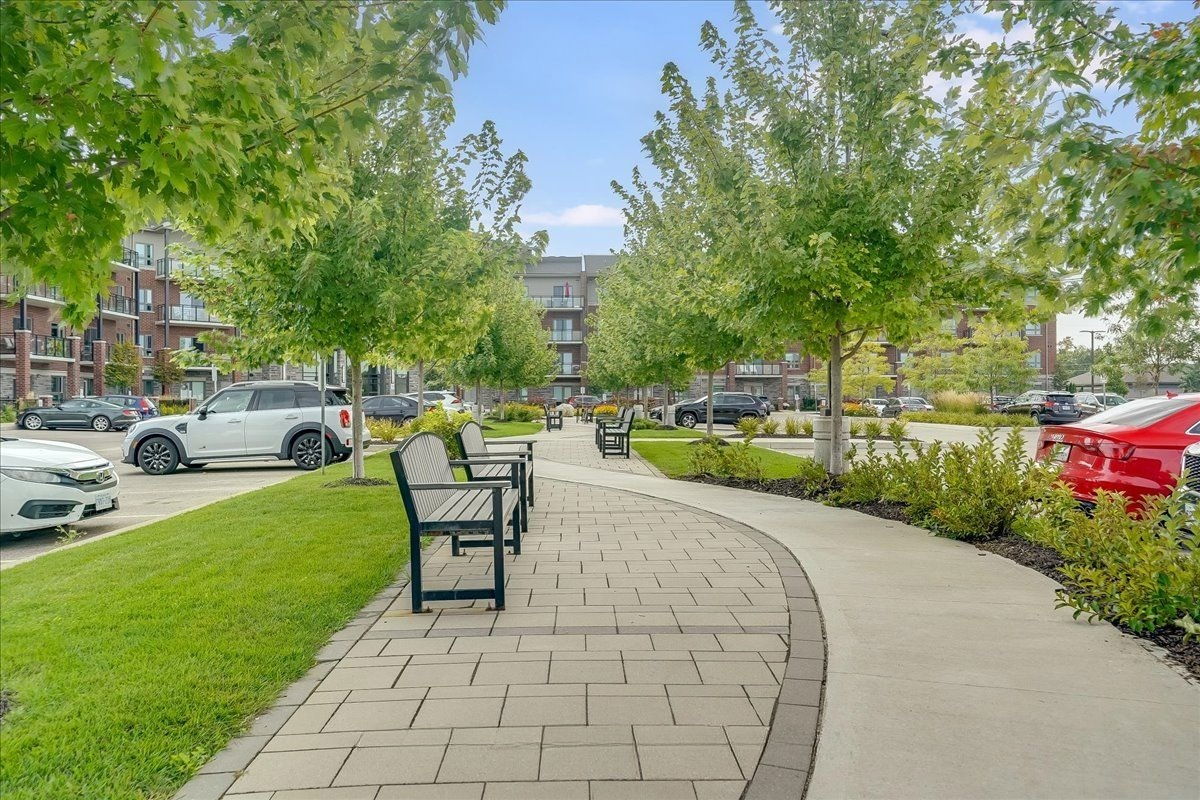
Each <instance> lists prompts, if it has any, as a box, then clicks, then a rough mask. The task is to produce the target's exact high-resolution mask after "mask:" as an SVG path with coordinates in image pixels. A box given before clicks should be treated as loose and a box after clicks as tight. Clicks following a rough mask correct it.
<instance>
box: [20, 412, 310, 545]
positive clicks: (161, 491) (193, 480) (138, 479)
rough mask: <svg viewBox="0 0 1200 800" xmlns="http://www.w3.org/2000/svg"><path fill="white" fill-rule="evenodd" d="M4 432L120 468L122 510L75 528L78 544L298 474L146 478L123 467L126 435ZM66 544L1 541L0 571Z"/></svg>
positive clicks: (275, 468)
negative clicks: (76, 449) (79, 450)
mask: <svg viewBox="0 0 1200 800" xmlns="http://www.w3.org/2000/svg"><path fill="white" fill-rule="evenodd" d="M2 432H3V434H4V436H5V437H11V438H17V439H43V440H48V441H54V442H71V443H72V444H78V445H82V446H84V447H86V448H88V449H89V450H92V451H94V452H96V453H98V454H99V455H101V456H103V457H104V458H107V459H108V460H110V461H112V462H113V464H114V465H115V466H116V468H117V475H118V476H119V477H120V480H121V492H120V494H119V499H120V505H121V507H120V508H119V509H117V510H115V511H110V512H108V513H107V514H101V515H100V516H97V517H93V518H91V519H85V520H83V521H81V522H78V523H76V524H75V525H74V528H75V529H76V530H78V531H79V533H80V534H82V535H81V536H80V537H79V538H77V539H75V541H82V540H85V539H91V538H94V537H96V536H99V535H101V534H105V533H113V532H119V531H124V530H126V529H128V528H131V527H135V526H138V525H144V524H145V523H147V522H153V521H155V520H158V519H162V518H163V517H169V516H171V515H173V514H178V513H180V512H182V511H188V510H190V509H193V508H197V507H198V506H202V505H207V504H208V503H212V502H215V501H217V500H223V499H225V498H227V497H231V496H233V495H235V494H241V493H242V492H247V491H251V490H253V489H260V488H262V487H264V486H269V485H271V484H273V483H279V482H280V481H284V480H287V479H288V478H291V477H293V476H295V475H298V474H300V470H299V469H297V468H296V466H295V465H294V464H293V463H292V462H291V461H234V462H229V463H226V464H219V465H211V466H207V467H204V468H203V469H187V468H184V467H180V468H179V469H178V470H177V471H176V472H174V473H172V474H170V475H158V476H155V475H147V474H146V473H144V472H142V471H141V470H140V469H139V468H137V467H135V466H133V465H130V464H125V463H122V462H121V440H122V439H124V438H125V433H124V432H116V431H110V432H105V433H97V432H96V431H91V430H87V431H69V430H55V431H49V430H41V431H37V432H36V433H35V432H33V431H25V430H20V429H19V428H17V427H16V426H15V425H10V424H6V425H4V426H2ZM64 544H67V542H66V541H64V540H63V536H62V533H61V532H59V531H57V530H55V529H48V530H41V531H29V532H26V533H24V534H23V535H22V536H21V538H20V539H14V538H12V537H11V536H9V535H3V536H0V569H2V568H6V567H11V566H13V565H14V564H19V563H21V562H22V561H28V560H29V559H31V558H36V557H37V556H39V555H42V554H43V553H47V552H49V551H51V550H54V549H55V548H58V547H61V546H62V545H64Z"/></svg>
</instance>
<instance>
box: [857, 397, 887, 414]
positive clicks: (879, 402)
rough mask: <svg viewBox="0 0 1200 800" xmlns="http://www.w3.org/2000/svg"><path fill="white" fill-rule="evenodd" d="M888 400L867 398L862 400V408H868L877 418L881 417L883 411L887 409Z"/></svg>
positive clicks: (884, 398)
mask: <svg viewBox="0 0 1200 800" xmlns="http://www.w3.org/2000/svg"><path fill="white" fill-rule="evenodd" d="M887 404H888V399H887V398H886V397H868V398H867V399H866V400H863V408H869V409H871V410H872V411H874V412H875V413H876V414H878V415H879V416H881V417H882V416H883V410H884V409H885V408H887Z"/></svg>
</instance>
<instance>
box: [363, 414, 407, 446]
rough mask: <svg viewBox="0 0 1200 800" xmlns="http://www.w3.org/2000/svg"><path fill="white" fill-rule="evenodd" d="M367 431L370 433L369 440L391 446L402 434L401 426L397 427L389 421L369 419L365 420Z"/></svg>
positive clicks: (402, 428)
mask: <svg viewBox="0 0 1200 800" xmlns="http://www.w3.org/2000/svg"><path fill="white" fill-rule="evenodd" d="M367 430H368V431H370V432H371V438H372V439H373V440H375V441H377V442H383V443H384V444H391V443H392V442H394V441H396V440H397V439H399V438H400V437H401V436H402V435H403V432H404V427H403V426H402V425H397V424H396V423H395V422H392V421H391V420H390V419H371V418H370V417H368V418H367Z"/></svg>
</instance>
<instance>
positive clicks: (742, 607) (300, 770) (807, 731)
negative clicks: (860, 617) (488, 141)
mask: <svg viewBox="0 0 1200 800" xmlns="http://www.w3.org/2000/svg"><path fill="white" fill-rule="evenodd" d="M542 446H543V445H542V444H541V443H539V447H542ZM613 463H616V462H615V461H614V462H613ZM537 499H538V504H537V507H536V508H535V510H534V514H533V515H532V519H531V521H530V531H529V533H528V534H526V537H525V539H524V541H523V550H522V555H520V556H515V557H514V556H512V555H509V556H508V559H507V561H506V571H507V575H508V577H507V609H506V610H505V611H502V612H492V611H487V610H486V602H484V601H481V602H477V603H475V604H474V605H473V606H468V604H467V603H465V602H463V603H457V604H456V603H431V604H430V605H431V607H433V608H435V609H436V610H434V611H433V612H432V613H427V614H413V613H411V610H410V609H411V605H410V603H411V600H410V597H409V595H408V593H407V591H401V590H400V585H401V584H398V585H397V587H394V588H393V589H392V590H391V591H389V592H388V593H387V594H386V595H385V597H384V599H381V600H380V601H377V602H376V603H375V604H373V605H372V606H370V607H368V608H367V609H366V610H365V611H364V613H363V615H361V616H360V618H359V620H357V621H356V623H355V624H353V625H351V626H350V627H348V628H347V629H346V631H343V633H342V634H340V635H339V636H338V637H336V640H335V641H334V642H332V643H331V644H330V645H329V646H328V647H327V648H326V651H325V653H324V657H325V658H327V659H330V660H327V661H325V662H323V663H322V664H320V665H318V668H317V669H316V670H315V671H314V673H313V674H312V676H310V678H309V679H308V680H307V681H302V682H301V683H300V684H297V685H296V686H295V687H293V688H292V690H290V691H289V693H288V695H285V697H284V699H283V701H282V702H283V705H281V706H280V707H278V708H277V709H276V710H274V711H272V712H270V713H268V714H267V715H266V716H265V717H264V718H262V719H260V720H259V722H258V724H257V725H256V726H255V729H254V730H252V731H251V736H249V737H246V738H245V739H243V740H239V741H238V742H235V743H234V744H233V745H231V747H230V748H229V749H228V750H227V751H225V752H224V753H223V754H221V755H219V756H218V757H217V758H216V759H214V761H213V762H212V763H211V764H210V765H209V766H208V767H206V768H205V770H204V773H205V774H203V775H201V776H200V779H198V781H197V782H194V783H193V784H192V785H190V787H189V789H185V792H184V793H183V794H182V795H181V796H184V797H186V796H193V797H201V796H204V795H205V792H206V791H207V792H213V790H215V793H214V795H213V796H216V795H219V794H220V792H221V791H224V790H225V789H226V787H228V793H227V794H226V795H225V796H226V797H229V798H235V797H236V798H242V799H243V800H251V799H253V800H267V799H268V798H270V800H301V798H330V799H331V800H333V799H335V798H360V797H361V798H371V800H383V799H384V798H421V799H422V800H425V799H426V798H473V799H474V800H480V799H481V798H487V799H488V800H491V799H493V798H541V797H544V798H555V800H559V799H562V800H567V799H568V798H576V797H578V798H590V800H609V799H611V800H618V799H619V798H676V797H678V798H692V799H693V800H719V799H720V798H729V800H733V798H738V797H740V796H741V795H742V793H743V791H744V790H745V788H746V785H747V781H748V780H749V779H750V778H751V777H752V776H754V775H755V772H756V768H757V770H758V773H759V775H758V777H756V778H755V784H754V786H757V787H761V788H762V789H763V790H764V791H763V795H764V796H766V795H771V796H780V797H793V798H798V797H800V796H801V794H802V792H803V786H804V782H805V779H806V777H807V772H806V770H807V768H808V764H809V762H810V759H811V754H812V749H813V743H814V737H815V729H816V721H817V715H818V713H819V705H820V699H821V687H822V678H823V672H824V660H823V659H824V645H823V642H822V634H821V623H820V620H819V617H818V615H817V612H816V607H815V603H814V601H813V600H812V599H811V598H812V595H811V592H810V591H809V590H808V589H807V580H806V579H805V578H803V573H802V572H800V571H799V567H798V566H796V565H795V563H794V562H790V559H789V562H790V563H786V564H784V567H783V569H782V573H783V574H781V569H780V568H779V567H778V566H777V559H781V558H783V557H785V555H786V554H785V552H784V551H783V550H782V548H780V547H778V546H777V545H773V543H771V542H770V541H769V540H764V538H763V537H762V536H761V534H757V533H756V532H753V531H751V530H749V529H748V528H744V527H742V526H740V525H738V524H736V523H732V522H729V521H726V520H722V519H720V518H718V517H714V516H712V515H709V514H707V513H705V512H701V511H695V510H692V509H689V508H686V507H684V506H679V505H676V504H674V503H670V502H667V501H663V500H656V499H652V498H649V497H644V496H640V495H635V494H630V493H625V492H619V491H612V490H603V489H597V488H591V487H587V486H579V485H576V484H568V483H559V482H553V481H542V482H540V483H539V486H538V496H537ZM490 557H491V556H490V552H485V551H483V550H482V549H480V550H474V551H468V554H467V555H464V556H460V557H457V558H453V557H451V556H450V548H449V547H448V546H444V547H439V548H437V549H436V550H434V551H433V552H432V553H431V554H430V555H429V556H428V558H427V561H426V566H425V574H426V575H427V576H428V579H427V580H428V584H429V586H430V588H434V587H438V588H442V587H447V586H450V585H475V584H481V585H482V584H490V580H491V579H490V576H489V573H490V571H491V568H490ZM780 563H782V562H780ZM789 595H790V597H789ZM797 609H799V610H797ZM789 642H790V647H789ZM785 671H786V676H787V677H786V680H785ZM782 683H786V686H785V687H784V697H783V698H782V699H781V698H780V690H781V684H782ZM777 701H780V703H779V705H778V706H777ZM780 709H782V711H780ZM773 715H774V718H775V731H776V732H775V733H772V734H771V740H770V743H769V744H767V746H766V755H764V744H766V743H767V740H768V731H769V728H770V726H771V722H772V718H773ZM760 759H761V760H762V765H761V766H760ZM206 780H207V781H208V784H207V789H206V785H205V783H204V782H205V781H206ZM230 784H232V785H230ZM188 791H191V794H190V795H189V794H188ZM752 794H754V793H753V792H752Z"/></svg>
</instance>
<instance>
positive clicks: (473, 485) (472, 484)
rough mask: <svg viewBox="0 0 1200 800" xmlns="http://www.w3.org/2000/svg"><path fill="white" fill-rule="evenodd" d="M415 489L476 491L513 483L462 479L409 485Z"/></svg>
mask: <svg viewBox="0 0 1200 800" xmlns="http://www.w3.org/2000/svg"><path fill="white" fill-rule="evenodd" d="M408 488H409V489H412V490H413V491H420V490H422V489H463V490H470V491H474V490H476V489H511V488H512V484H511V483H509V482H508V481H462V482H461V483H460V482H457V481H456V482H454V483H412V484H409V486H408Z"/></svg>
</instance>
